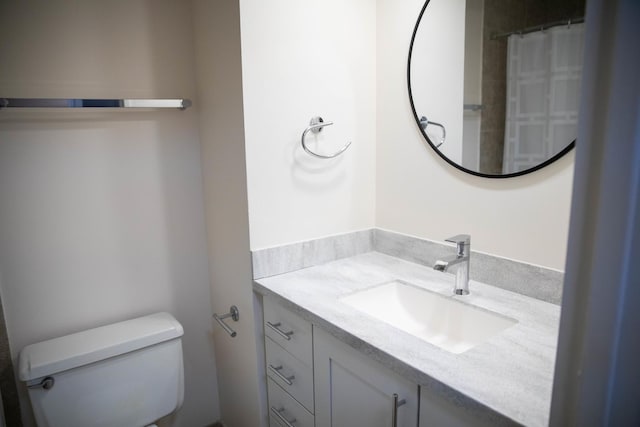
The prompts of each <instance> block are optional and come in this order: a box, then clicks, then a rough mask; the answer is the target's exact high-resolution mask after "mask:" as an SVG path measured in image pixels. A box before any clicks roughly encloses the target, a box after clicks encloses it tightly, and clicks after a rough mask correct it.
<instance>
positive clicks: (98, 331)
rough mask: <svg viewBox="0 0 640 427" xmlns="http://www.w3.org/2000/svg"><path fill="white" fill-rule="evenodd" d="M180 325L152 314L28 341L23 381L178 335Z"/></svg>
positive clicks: (21, 366)
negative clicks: (48, 338) (56, 336)
mask: <svg viewBox="0 0 640 427" xmlns="http://www.w3.org/2000/svg"><path fill="white" fill-rule="evenodd" d="M183 333H184V330H183V329H182V325H181V324H180V323H179V322H178V321H177V320H176V319H175V318H174V317H173V316H172V315H171V314H169V313H155V314H151V315H148V316H143V317H138V318H137V319H131V320H126V321H124V322H118V323H113V324H111V325H106V326H101V327H99V328H94V329H89V330H86V331H82V332H78V333H75V334H71V335H66V336H63V337H59V338H54V339H51V340H47V341H42V342H39V343H36V344H31V345H28V346H26V347H24V348H23V349H22V351H21V352H20V357H19V367H18V371H19V377H20V380H22V381H29V380H32V379H35V378H41V377H45V376H47V375H53V374H56V373H58V372H62V371H66V370H69V369H73V368H77V367H79V366H83V365H87V364H89V363H93V362H97V361H100V360H104V359H108V358H110V357H114V356H119V355H121V354H124V353H129V352H131V351H134V350H138V349H141V348H144V347H149V346H152V345H154V344H158V343H161V342H163V341H168V340H171V339H175V338H179V337H181V336H182V334H183Z"/></svg>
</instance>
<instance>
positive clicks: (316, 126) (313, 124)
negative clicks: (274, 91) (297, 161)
mask: <svg viewBox="0 0 640 427" xmlns="http://www.w3.org/2000/svg"><path fill="white" fill-rule="evenodd" d="M332 124H333V122H325V121H324V120H323V119H322V117H320V116H317V117H313V118H311V121H310V122H309V126H308V127H307V128H306V129H305V130H304V132H302V138H301V141H300V142H301V143H302V148H303V149H304V151H306V152H307V153H309V154H311V155H312V156H314V157H318V158H320V159H333V158H334V157H337V156H339V155H340V154H342V153H344V151H345V150H346V149H347V148H349V146H350V145H351V142H347V144H346V145H345V146H344V147H342V148H341V149H339V150H338V151H337V152H335V153H333V154H329V155H325V154H318V153H315V152H313V151H311V150H310V149H309V147H307V144H306V143H305V141H304V139H305V138H306V136H307V134H308V133H309V132H313V133H319V132H321V131H322V128H323V127H325V126H331V125H332Z"/></svg>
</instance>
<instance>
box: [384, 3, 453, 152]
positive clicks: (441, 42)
mask: <svg viewBox="0 0 640 427" xmlns="http://www.w3.org/2000/svg"><path fill="white" fill-rule="evenodd" d="M398 3H399V7H402V5H403V4H404V3H402V2H398ZM419 11H420V10H418V12H419ZM417 18H418V13H416V14H415V16H414V18H413V20H414V23H413V24H411V25H410V29H411V30H413V25H415V20H416V19H417ZM378 19H379V20H380V19H384V17H383V16H379V17H378ZM464 23H465V0H439V1H438V0H433V1H431V2H430V3H429V6H428V8H427V11H426V12H425V13H424V15H422V19H421V22H420V26H419V27H418V31H417V32H416V37H415V40H414V42H413V54H412V56H411V90H412V94H413V103H414V107H415V109H416V113H417V114H418V117H419V118H420V117H422V116H425V117H427V119H429V121H433V122H436V123H441V124H442V125H443V126H444V127H445V129H446V132H447V134H446V139H445V142H444V143H443V144H442V145H441V146H440V147H438V149H439V150H440V151H441V152H442V153H443V154H444V155H445V156H447V157H448V158H450V159H451V160H453V161H454V162H457V163H461V162H462V104H463V102H464V100H463V93H464V90H463V88H464V60H465V55H464V48H465V43H464V40H465V25H464ZM434 35H435V37H434ZM409 37H411V36H409ZM378 40H380V39H378ZM409 40H411V38H409ZM386 42H387V43H388V42H390V40H387V41H386ZM390 46H391V45H390V44H388V45H387V47H386V48H385V51H386V49H388V48H389V47H390ZM408 50H409V43H407V45H406V46H404V49H402V51H403V53H404V55H405V57H406V56H407V54H408ZM385 58H386V57H385V56H382V57H381V58H380V60H383V61H384V60H385ZM405 92H406V91H405ZM407 96H408V95H407ZM385 120H388V119H385ZM426 132H427V135H429V138H431V140H432V141H433V142H434V143H437V142H438V141H440V140H441V139H442V130H441V129H440V128H439V127H437V126H434V125H429V126H427V128H426Z"/></svg>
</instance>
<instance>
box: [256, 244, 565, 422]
mask: <svg viewBox="0 0 640 427" xmlns="http://www.w3.org/2000/svg"><path fill="white" fill-rule="evenodd" d="M472 277H473V272H472ZM396 282H398V283H400V284H401V285H402V286H405V287H409V288H411V289H413V290H415V292H417V293H418V294H420V293H427V294H433V295H435V297H436V298H444V299H455V300H458V302H455V303H454V304H458V303H459V302H460V303H461V304H462V305H464V306H465V307H462V308H460V307H454V310H453V311H449V312H446V313H445V312H442V313H438V315H439V316H441V317H447V316H453V318H448V319H442V320H443V321H444V323H446V324H448V325H449V326H445V327H444V328H445V329H441V330H439V332H438V333H436V334H435V335H438V334H440V335H443V334H444V335H445V337H444V338H443V337H442V336H440V338H438V336H431V337H426V338H425V337H424V336H420V331H419V330H420V328H414V329H411V326H410V325H407V324H406V322H405V323H404V324H403V323H402V322H401V321H399V323H398V322H396V323H394V324H392V323H393V322H394V320H392V319H396V320H397V318H398V317H402V314H401V313H400V314H399V315H398V316H391V320H389V319H388V320H384V316H382V315H380V316H378V315H377V314H375V313H373V312H369V313H367V312H366V311H363V308H362V307H360V308H356V306H354V304H353V301H352V299H353V298H351V297H353V296H357V295H363V297H362V298H360V299H366V300H367V301H369V302H370V301H371V300H372V296H371V295H369V294H368V293H367V292H369V293H371V291H372V290H373V291H374V292H377V291H376V289H379V290H380V291H383V290H384V287H385V286H387V287H388V286H396V285H395V284H394V283H396ZM389 284H391V285H389ZM453 285H454V276H452V275H450V274H445V273H439V272H436V271H434V270H433V269H431V268H429V267H426V266H422V265H419V264H416V263H412V262H408V261H406V260H403V259H400V258H396V257H393V256H389V255H386V254H382V253H379V252H375V251H372V252H366V253H362V254H358V255H355V256H351V257H347V258H344V259H339V260H336V261H333V262H327V263H324V264H320V265H316V266H312V267H309V268H304V269H299V270H296V271H291V272H288V273H285V274H279V275H274V276H271V277H266V278H261V279H257V280H255V281H254V290H255V291H256V292H257V293H258V294H260V295H262V301H263V308H264V331H265V349H266V370H267V376H268V378H267V383H268V387H267V388H268V400H269V402H268V405H269V413H270V419H271V425H282V426H285V427H288V425H289V424H291V425H295V426H306V425H309V426H313V425H315V426H318V427H325V426H335V427H338V426H345V425H367V426H377V425H380V426H389V425H397V426H412V427H413V426H415V425H419V426H421V427H426V426H432V425H435V426H439V425H459V426H462V425H517V424H523V425H527V426H542V425H547V423H548V415H549V407H550V401H551V387H552V382H553V367H554V359H555V349H556V341H557V334H558V321H559V314H560V307H559V306H557V305H555V304H551V303H548V302H545V301H541V300H538V299H535V298H531V297H527V296H524V295H521V294H519V293H515V292H510V291H507V290H504V289H501V288H498V287H494V286H490V285H487V284H484V283H480V282H476V281H473V280H472V281H471V283H470V291H471V293H470V294H469V295H466V296H455V297H454V296H452V295H451V294H452V289H453ZM363 292H364V293H363ZM411 292H413V291H411ZM418 294H416V295H418ZM383 297H384V298H386V299H387V300H388V305H389V310H396V308H392V307H391V305H392V304H391V302H392V301H391V299H392V298H391V297H390V296H387V295H383ZM384 298H383V300H384ZM430 298H431V297H430ZM411 299H413V300H415V301H418V299H416V298H411ZM374 300H375V298H374ZM374 303H376V304H382V306H381V307H382V308H384V304H385V302H384V301H382V302H380V301H374ZM420 303H422V302H421V301H418V304H420ZM408 305H411V304H410V303H408ZM436 305H437V306H442V305H443V302H442V301H439V302H437V304H436ZM433 307H435V306H433ZM433 307H431V308H430V307H425V311H433ZM418 308H419V305H418ZM458 309H461V310H462V311H456V310H458ZM467 312H473V313H471V315H472V317H471V319H472V320H473V322H472V323H468V319H467V320H465V319H466V317H465V316H467V314H465V313H467ZM475 312H478V313H475ZM460 313H462V314H460ZM474 313H475V314H474ZM476 314H478V315H480V316H485V315H486V316H489V317H490V318H491V319H492V320H490V321H493V320H496V319H497V320H496V321H500V322H503V323H500V327H498V328H497V329H496V330H495V331H493V332H491V333H488V334H486V336H482V337H479V338H478V339H477V340H475V341H474V340H473V339H472V340H469V339H468V335H469V334H467V335H465V333H464V332H465V331H455V330H452V329H451V325H454V327H455V326H456V325H459V326H460V327H461V328H480V329H472V331H471V334H470V335H472V336H474V335H477V333H476V332H477V331H480V332H482V331H483V330H482V327H481V326H482V325H480V326H478V325H474V324H473V323H474V322H475V323H481V324H484V322H485V321H484V320H477V319H478V318H475V317H473V316H474V315H476ZM409 318H412V317H411V316H409ZM424 321H426V322H436V321H437V319H431V320H424ZM465 322H467V323H465ZM414 326H415V325H414ZM447 328H449V329H447ZM423 329H424V328H423ZM427 329H428V328H427ZM436 329H437V328H436ZM454 329H455V328H454ZM480 332H478V333H480ZM429 340H430V341H431V342H429ZM456 340H457V341H456ZM463 341H464V343H462V342H463ZM471 341H473V342H471ZM447 342H448V344H447ZM452 342H453V345H451V343H452ZM461 343H462V344H461ZM456 345H462V347H460V346H458V347H456ZM363 408H366V410H363ZM394 419H395V421H394ZM293 420H295V422H293ZM394 422H395V424H394ZM287 423H289V424H287ZM314 423H315V424H314ZM417 423H418V424H417Z"/></svg>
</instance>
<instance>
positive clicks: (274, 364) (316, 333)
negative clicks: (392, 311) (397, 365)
mask: <svg viewBox="0 0 640 427" xmlns="http://www.w3.org/2000/svg"><path fill="white" fill-rule="evenodd" d="M263 305H264V330H265V359H266V367H265V368H266V372H267V394H268V405H269V408H268V410H269V421H270V422H269V423H270V426H271V427H307V426H308V427H345V426H367V427H378V426H380V427H389V426H393V425H396V426H398V427H416V426H419V427H446V426H453V425H455V426H481V425H490V424H489V423H485V424H483V423H482V421H481V420H479V419H477V418H475V417H473V416H471V415H469V413H467V412H466V410H465V409H464V408H462V407H457V406H455V405H454V404H453V403H451V402H450V401H447V400H446V399H444V398H443V397H442V396H439V395H437V394H434V393H433V392H430V391H429V390H427V389H425V388H422V390H421V392H420V393H419V392H418V389H419V387H418V385H417V384H415V383H414V382H411V381H409V380H407V379H405V378H404V377H402V376H400V375H398V374H396V373H394V372H392V371H391V370H389V369H388V368H386V367H384V366H382V365H381V364H379V363H378V362H376V361H374V360H373V359H371V358H370V357H367V356H366V355H365V354H363V353H361V352H360V351H358V350H356V349H354V348H352V347H351V346H349V345H347V344H345V343H344V342H342V341H340V340H339V339H337V338H335V337H333V336H332V335H330V334H328V333H327V332H325V331H324V330H323V329H321V328H318V327H316V326H312V325H311V323H310V322H308V321H306V320H305V319H303V318H302V317H300V316H298V315H297V314H295V313H293V312H292V311H290V310H288V309H287V308H285V307H283V306H281V305H280V304H278V303H277V302H275V301H274V299H272V298H269V297H264V299H263ZM396 396H397V397H396ZM396 399H397V400H396ZM396 401H397V402H398V405H397V407H396V409H395V417H396V424H393V418H394V406H395V402H396ZM418 408H420V411H418ZM418 414H419V415H418ZM418 417H419V419H418Z"/></svg>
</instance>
